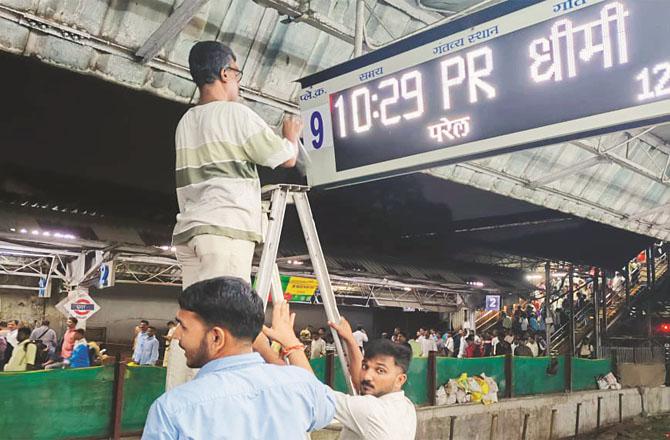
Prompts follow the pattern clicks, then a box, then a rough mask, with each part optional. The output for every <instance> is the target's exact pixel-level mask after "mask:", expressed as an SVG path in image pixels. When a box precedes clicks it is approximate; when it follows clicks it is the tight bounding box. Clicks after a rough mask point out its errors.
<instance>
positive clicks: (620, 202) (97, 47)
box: [0, 0, 670, 240]
mask: <svg viewBox="0 0 670 440" xmlns="http://www.w3.org/2000/svg"><path fill="white" fill-rule="evenodd" d="M499 2H500V1H499V0H417V1H414V0H379V1H366V17H365V28H366V42H367V46H368V50H374V48H376V47H380V46H383V45H386V44H389V43H391V42H394V41H396V40H398V39H400V38H403V37H406V36H408V35H410V34H412V33H415V32H417V31H420V30H422V29H425V28H426V27H428V26H434V25H435V24H438V23H443V22H445V21H449V20H453V19H456V18H459V17H462V16H463V15H467V14H469V13H471V12H474V11H477V10H480V9H483V8H486V7H489V6H491V5H493V4H496V3H499ZM355 3H356V2H355V1H353V0H347V1H326V0H312V1H300V2H299V1H294V0H256V1H255V2H252V1H249V0H182V1H179V0H177V1H175V0H152V1H146V2H144V1H143V2H108V1H103V0H87V1H86V2H70V1H66V0H52V1H49V2H43V1H36V0H0V49H2V50H5V51H7V52H11V53H15V54H20V55H24V56H29V57H35V58H38V59H40V60H41V61H43V62H45V63H48V64H51V65H55V66H59V67H62V68H65V69H68V70H70V71H73V72H77V73H81V74H87V75H93V76H96V77H99V78H103V79H105V80H108V81H111V82H114V83H116V84H120V85H123V86H125V87H130V88H133V89H137V90H143V91H147V92H150V93H153V94H156V95H159V96H161V97H164V98H167V99H171V100H174V101H177V102H181V103H194V102H195V101H196V100H197V91H196V88H195V85H194V84H193V82H192V81H191V79H190V75H189V73H188V69H187V56H188V51H189V49H190V47H191V46H192V44H193V43H194V42H196V41H199V40H208V39H217V40H219V41H222V42H224V43H226V44H229V45H230V46H231V47H232V48H233V50H234V51H235V52H236V53H237V55H238V58H239V59H240V61H241V66H242V68H243V70H244V72H245V75H244V78H243V80H242V86H243V88H242V93H243V96H244V97H245V98H246V99H247V100H248V101H249V103H250V105H251V106H252V107H253V108H254V110H256V111H257V112H258V113H259V114H261V116H262V117H263V118H264V119H265V120H266V121H267V122H268V123H270V124H271V125H274V126H277V125H278V124H279V123H280V121H281V120H282V117H283V115H284V113H286V112H289V113H297V111H298V105H297V101H298V93H299V90H300V86H299V84H298V83H297V82H296V80H297V79H298V78H300V77H304V76H306V75H309V74H312V73H315V72H317V71H320V70H322V69H325V68H328V67H331V66H333V65H336V64H339V63H341V62H344V61H346V60H348V59H350V58H351V57H352V56H353V46H352V42H353V35H354V29H353V24H354V21H355ZM669 165H670V126H667V125H666V126H652V127H645V128H639V129H634V130H629V131H625V132H617V133H612V134H607V135H603V136H598V137H595V138H588V139H583V140H579V141H572V142H569V143H563V144H558V145H547V146H544V147H539V148H534V149H531V150H525V151H518V152H513V153H509V154H504V155H500V156H495V157H491V158H486V159H477V160H470V161H467V162H463V163H459V164H455V165H449V166H445V167H440V168H436V169H431V170H427V171H425V173H426V174H428V175H430V176H433V177H435V178H440V179H446V180H450V181H453V182H457V183H461V184H465V185H470V186H473V187H477V188H480V189H483V190H486V191H491V192H494V193H497V194H501V195H503V196H506V197H512V198H516V199H519V200H523V201H527V202H530V203H532V204H535V205H538V206H542V207H546V208H550V209H553V210H557V211H561V212H564V213H568V214H571V215H574V216H577V217H582V218H585V219H589V220H592V221H596V222H600V223H604V224H607V225H611V226H614V227H617V228H621V229H624V230H628V231H631V232H634V233H637V234H642V235H647V236H650V237H654V238H657V239H661V240H667V239H668V238H669V237H670V188H669V186H670V170H669Z"/></svg>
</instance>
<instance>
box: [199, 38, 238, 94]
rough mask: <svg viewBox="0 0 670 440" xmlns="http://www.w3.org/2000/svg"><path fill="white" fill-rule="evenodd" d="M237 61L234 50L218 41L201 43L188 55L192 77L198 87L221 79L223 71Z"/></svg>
mask: <svg viewBox="0 0 670 440" xmlns="http://www.w3.org/2000/svg"><path fill="white" fill-rule="evenodd" d="M232 61H236V59H235V54H234V53H233V51H232V49H231V48H230V47H228V46H226V45H224V44H221V43H219V42H218V41H200V42H198V43H196V44H195V45H194V46H193V47H192V48H191V52H190V53H189V54H188V67H189V70H190V71H191V77H192V78H193V81H195V84H196V85H197V86H198V87H202V86H204V85H205V84H211V83H213V82H214V81H216V80H217V79H219V78H220V75H221V69H224V68H226V67H228V66H229V65H230V63H231V62H232Z"/></svg>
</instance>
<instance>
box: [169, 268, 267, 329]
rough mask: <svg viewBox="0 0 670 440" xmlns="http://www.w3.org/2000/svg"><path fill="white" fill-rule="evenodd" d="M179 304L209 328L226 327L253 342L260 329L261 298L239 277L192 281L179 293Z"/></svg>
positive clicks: (261, 314)
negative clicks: (191, 283) (192, 282)
mask: <svg viewBox="0 0 670 440" xmlns="http://www.w3.org/2000/svg"><path fill="white" fill-rule="evenodd" d="M179 307H181V308H182V309H183V310H188V311H189V312H193V313H196V314H197V315H198V316H199V317H200V319H202V320H203V321H204V322H205V324H207V325H208V326H210V327H213V326H219V327H224V328H225V329H227V330H228V331H229V332H230V333H231V334H232V335H233V336H235V337H236V338H238V339H243V340H248V341H253V340H254V339H255V338H256V336H258V333H259V332H260V331H261V327H262V326H263V321H265V313H264V312H263V301H262V300H261V298H260V297H259V296H258V295H257V294H256V292H255V291H254V290H253V289H252V288H251V286H250V285H249V283H247V282H246V281H244V280H243V279H241V278H235V277H218V278H213V279H210V280H205V281H200V282H198V283H195V284H193V285H191V286H189V287H188V288H186V290H184V291H183V292H182V293H181V294H180V295H179Z"/></svg>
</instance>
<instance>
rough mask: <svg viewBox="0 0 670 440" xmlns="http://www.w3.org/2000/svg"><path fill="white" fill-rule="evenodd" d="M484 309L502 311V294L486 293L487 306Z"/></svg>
mask: <svg viewBox="0 0 670 440" xmlns="http://www.w3.org/2000/svg"><path fill="white" fill-rule="evenodd" d="M484 310H486V311H487V312H498V311H500V295H486V306H485V307H484Z"/></svg>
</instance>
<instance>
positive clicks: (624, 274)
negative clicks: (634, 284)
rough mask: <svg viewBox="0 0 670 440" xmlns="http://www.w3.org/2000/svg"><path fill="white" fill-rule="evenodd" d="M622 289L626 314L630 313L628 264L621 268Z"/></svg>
mask: <svg viewBox="0 0 670 440" xmlns="http://www.w3.org/2000/svg"><path fill="white" fill-rule="evenodd" d="M623 276H624V287H625V289H626V312H628V313H630V270H629V269H628V263H626V265H625V266H624V267H623Z"/></svg>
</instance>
